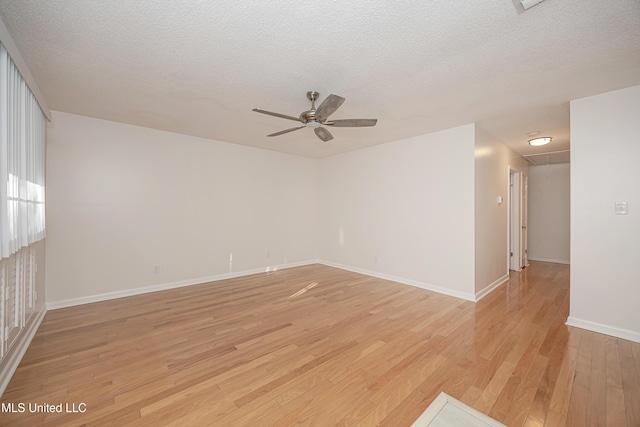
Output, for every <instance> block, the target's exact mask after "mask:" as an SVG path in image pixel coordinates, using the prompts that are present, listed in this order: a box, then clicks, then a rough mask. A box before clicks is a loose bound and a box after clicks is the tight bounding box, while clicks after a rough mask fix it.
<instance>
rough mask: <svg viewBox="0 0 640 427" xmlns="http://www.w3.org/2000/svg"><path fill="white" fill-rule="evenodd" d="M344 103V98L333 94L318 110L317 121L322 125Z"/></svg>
mask: <svg viewBox="0 0 640 427" xmlns="http://www.w3.org/2000/svg"><path fill="white" fill-rule="evenodd" d="M343 102H344V98H343V97H341V96H338V95H334V94H331V95H329V96H327V98H326V99H325V100H324V101H322V104H320V106H319V107H318V109H317V110H316V121H318V122H320V123H322V122H324V121H325V120H327V118H328V117H329V116H330V115H332V114H333V113H334V112H335V111H336V110H337V109H338V108H340V106H341V105H342V103H343Z"/></svg>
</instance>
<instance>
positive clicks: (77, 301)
mask: <svg viewBox="0 0 640 427" xmlns="http://www.w3.org/2000/svg"><path fill="white" fill-rule="evenodd" d="M317 263H318V260H315V259H314V260H308V261H300V262H291V263H287V264H282V265H276V266H269V267H261V268H254V269H251V270H244V271H236V272H233V273H224V274H217V275H215V276H209V277H198V278H195V279H187V280H179V281H177V282H169V283H161V284H159V285H151V286H145V287H142V288H134V289H125V290H122V291H116V292H108V293H104V294H98V295H91V296H87V297H80V298H71V299H66V300H60V301H50V302H47V310H55V309H58V308H65V307H72V306H75V305H82V304H90V303H92V302H100V301H107V300H111V299H116V298H124V297H130V296H133V295H140V294H146V293H149V292H158V291H164V290H167V289H174V288H181V287H184V286H191V285H200V284H202V283H207V282H215V281H218V280H225V279H232V278H234V277H242V276H248V275H250V274H257V273H265V272H269V271H275V270H282V269H284V268H292V267H300V266H303V265H310V264H317Z"/></svg>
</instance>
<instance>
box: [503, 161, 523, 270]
mask: <svg viewBox="0 0 640 427" xmlns="http://www.w3.org/2000/svg"><path fill="white" fill-rule="evenodd" d="M508 173H509V175H508V183H509V191H508V192H507V197H508V203H507V206H508V215H507V217H508V220H507V235H508V236H509V237H508V239H507V266H508V268H509V270H514V271H520V270H522V267H523V263H522V259H523V256H522V252H523V251H524V249H523V243H524V242H523V238H522V237H523V229H522V210H523V209H522V208H523V203H522V181H523V180H522V177H523V174H522V172H521V171H519V170H517V169H514V168H513V167H511V166H508Z"/></svg>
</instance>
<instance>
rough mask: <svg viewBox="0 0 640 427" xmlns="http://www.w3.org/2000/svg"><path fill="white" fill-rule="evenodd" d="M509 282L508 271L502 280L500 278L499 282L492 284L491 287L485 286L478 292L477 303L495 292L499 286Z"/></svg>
mask: <svg viewBox="0 0 640 427" xmlns="http://www.w3.org/2000/svg"><path fill="white" fill-rule="evenodd" d="M508 280H509V272H508V271H507V273H506V274H505V275H504V276H502V277H501V278H499V279H498V280H496V281H495V282H493V283H491V284H490V285H489V286H485V287H484V288H482V289H481V290H479V291H478V292H476V298H475V301H476V302H477V301H480V300H481V299H482V298H484V297H486V296H487V295H489V294H490V293H491V292H493V291H494V290H495V289H496V288H497V287H498V286H500V285H502V284H503V283H504V282H506V281H508Z"/></svg>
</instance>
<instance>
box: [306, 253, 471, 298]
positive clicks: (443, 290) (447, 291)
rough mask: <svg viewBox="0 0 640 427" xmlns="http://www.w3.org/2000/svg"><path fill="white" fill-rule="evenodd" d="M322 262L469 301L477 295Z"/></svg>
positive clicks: (325, 263)
mask: <svg viewBox="0 0 640 427" xmlns="http://www.w3.org/2000/svg"><path fill="white" fill-rule="evenodd" d="M318 262H319V263H320V264H324V265H328V266H329V267H335V268H339V269H341V270H347V271H353V272H354V273H360V274H364V275H366V276H371V277H377V278H379V279H385V280H391V281H393V282H398V283H402V284H403V285H410V286H415V287H416V288H421V289H426V290H428V291H433V292H437V293H439V294H444V295H449V296H451V297H456V298H461V299H465V300H467V301H475V300H476V299H475V298H476V297H475V295H473V294H471V293H466V292H460V291H456V290H452V289H447V288H443V287H442V286H436V285H432V284H431V283H426V282H420V281H417V280H413V279H405V278H404V277H398V276H392V275H390V274H384V273H378V272H377V271H371V270H365V269H363V268H358V267H350V266H348V265H342V264H338V263H335V262H331V261H324V260H320V261H318Z"/></svg>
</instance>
